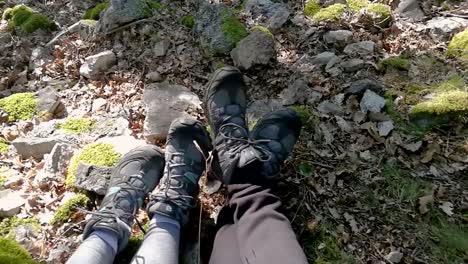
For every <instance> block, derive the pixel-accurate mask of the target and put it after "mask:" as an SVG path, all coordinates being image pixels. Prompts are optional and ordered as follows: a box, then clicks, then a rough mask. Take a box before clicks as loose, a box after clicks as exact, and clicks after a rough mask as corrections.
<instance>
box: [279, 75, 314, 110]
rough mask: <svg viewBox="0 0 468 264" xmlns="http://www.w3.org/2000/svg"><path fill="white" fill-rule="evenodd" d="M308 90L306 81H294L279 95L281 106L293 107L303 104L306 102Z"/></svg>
mask: <svg viewBox="0 0 468 264" xmlns="http://www.w3.org/2000/svg"><path fill="white" fill-rule="evenodd" d="M308 90H309V86H308V85H307V82H306V81H304V80H303V79H297V80H295V81H294V82H293V83H292V84H291V85H289V86H288V88H286V89H284V90H283V91H282V92H281V94H280V98H281V100H282V103H283V105H293V104H295V103H299V104H304V103H305V101H306V100H307V97H306V94H307V93H308Z"/></svg>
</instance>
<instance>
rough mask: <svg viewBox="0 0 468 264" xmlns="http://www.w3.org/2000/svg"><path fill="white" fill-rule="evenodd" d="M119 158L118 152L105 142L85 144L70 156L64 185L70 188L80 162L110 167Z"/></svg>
mask: <svg viewBox="0 0 468 264" xmlns="http://www.w3.org/2000/svg"><path fill="white" fill-rule="evenodd" d="M119 159H120V154H119V153H117V152H116V151H115V150H114V146H112V145H111V144H106V143H94V144H91V145H88V146H86V147H85V148H84V149H83V150H81V151H80V152H79V153H78V154H76V155H75V156H73V157H72V159H71V161H70V166H69V167H68V173H67V179H66V180H65V185H66V186H67V187H69V188H72V187H73V186H74V185H75V172H76V169H77V168H78V165H79V164H80V162H83V163H87V164H91V165H96V166H108V167H112V166H114V165H115V164H117V162H118V161H119Z"/></svg>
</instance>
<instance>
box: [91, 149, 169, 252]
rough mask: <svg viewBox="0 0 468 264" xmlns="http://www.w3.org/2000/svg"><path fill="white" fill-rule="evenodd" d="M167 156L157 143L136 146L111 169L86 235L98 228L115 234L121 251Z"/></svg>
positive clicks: (157, 179)
mask: <svg viewBox="0 0 468 264" xmlns="http://www.w3.org/2000/svg"><path fill="white" fill-rule="evenodd" d="M163 168H164V156H163V153H162V151H161V150H160V149H159V148H158V147H156V146H150V145H148V146H143V147H137V148H135V149H133V150H131V151H130V152H129V153H127V154H125V155H124V156H123V157H122V159H120V161H119V163H118V164H117V166H116V167H115V169H114V170H113V172H112V176H111V179H110V183H109V188H108V190H107V193H106V195H105V197H104V199H103V201H102V203H101V206H100V208H99V210H98V211H97V212H93V213H92V215H93V216H92V217H91V219H90V221H89V222H88V224H87V225H86V227H85V229H84V232H83V238H84V239H85V238H87V237H88V236H89V235H90V234H91V233H92V232H93V231H95V230H105V231H110V232H113V233H115V234H116V235H117V236H118V238H119V242H118V244H119V249H118V251H119V252H120V251H121V250H122V249H123V248H125V246H126V245H127V243H128V239H129V237H130V233H131V229H132V226H133V223H134V222H133V221H134V219H135V213H136V212H137V211H138V209H139V208H140V206H141V205H142V203H143V200H144V199H145V196H146V195H147V194H148V193H149V192H150V191H151V190H153V189H154V187H155V186H156V185H157V184H158V182H159V180H160V179H161V176H162V171H163Z"/></svg>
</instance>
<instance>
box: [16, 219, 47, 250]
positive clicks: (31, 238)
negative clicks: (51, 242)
mask: <svg viewBox="0 0 468 264" xmlns="http://www.w3.org/2000/svg"><path fill="white" fill-rule="evenodd" d="M15 240H16V242H18V244H20V245H21V246H22V247H23V248H24V249H26V251H28V252H29V253H30V254H31V255H32V256H39V255H40V254H41V251H42V249H43V246H44V243H43V240H42V239H41V235H40V234H39V233H38V232H37V230H36V227H34V226H33V225H31V224H26V225H20V226H18V227H16V229H15Z"/></svg>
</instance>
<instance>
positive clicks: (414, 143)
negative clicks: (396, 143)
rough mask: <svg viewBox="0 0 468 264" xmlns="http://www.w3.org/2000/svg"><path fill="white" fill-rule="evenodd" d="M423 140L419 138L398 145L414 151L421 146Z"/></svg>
mask: <svg viewBox="0 0 468 264" xmlns="http://www.w3.org/2000/svg"><path fill="white" fill-rule="evenodd" d="M422 144H423V142H422V141H421V140H418V141H413V140H409V141H405V142H402V143H401V144H400V146H401V147H402V148H404V149H406V150H408V151H411V152H416V151H418V150H419V149H420V148H421V147H422Z"/></svg>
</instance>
